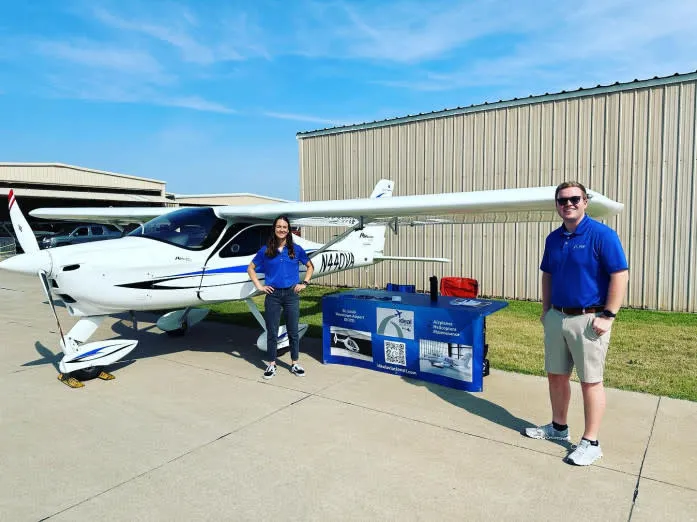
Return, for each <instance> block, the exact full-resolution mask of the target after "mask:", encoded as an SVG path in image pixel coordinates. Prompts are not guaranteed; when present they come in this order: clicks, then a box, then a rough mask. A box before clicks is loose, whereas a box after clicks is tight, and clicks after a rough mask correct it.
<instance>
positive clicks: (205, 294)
mask: <svg viewBox="0 0 697 522" xmlns="http://www.w3.org/2000/svg"><path fill="white" fill-rule="evenodd" d="M233 227H235V228H232V227H231V229H229V230H228V232H227V233H226V236H227V237H228V238H229V239H227V238H226V239H224V240H223V241H222V242H221V245H222V246H221V248H220V249H217V251H215V252H214V253H213V254H212V255H211V256H210V257H209V259H208V260H207V261H206V266H205V268H204V271H203V276H202V277H201V287H200V288H199V298H200V299H201V300H202V301H206V302H211V301H229V300H233V299H243V298H245V297H247V296H249V295H251V294H253V293H254V292H255V291H256V288H254V284H252V282H251V281H250V279H249V276H248V275H247V266H248V265H249V263H250V262H251V261H252V259H253V258H254V255H255V254H256V253H257V252H258V250H259V249H260V248H261V247H262V246H263V245H265V244H266V240H267V239H268V237H269V228H270V227H269V225H243V224H237V225H233ZM260 279H263V274H262V275H260Z"/></svg>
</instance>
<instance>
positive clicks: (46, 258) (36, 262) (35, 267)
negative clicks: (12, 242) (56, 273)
mask: <svg viewBox="0 0 697 522" xmlns="http://www.w3.org/2000/svg"><path fill="white" fill-rule="evenodd" d="M52 265H53V263H52V262H51V256H50V254H49V253H48V252H47V251H46V250H39V251H38V252H30V253H28V254H19V255H16V256H12V257H10V258H8V259H5V260H4V261H1V262H0V270H7V271H8V272H15V273H18V274H27V275H36V274H37V273H39V271H40V270H43V271H44V272H46V273H47V274H49V275H50V273H51V268H53V266H52Z"/></svg>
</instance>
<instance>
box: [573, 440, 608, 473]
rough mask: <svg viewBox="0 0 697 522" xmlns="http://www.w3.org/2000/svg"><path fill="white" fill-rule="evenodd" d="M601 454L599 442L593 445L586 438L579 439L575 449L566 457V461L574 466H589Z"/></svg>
mask: <svg viewBox="0 0 697 522" xmlns="http://www.w3.org/2000/svg"><path fill="white" fill-rule="evenodd" d="M602 456H603V450H601V449H600V444H598V445H597V446H593V445H592V444H591V443H590V442H589V441H587V440H586V439H581V442H579V443H578V446H576V449H575V450H574V451H573V452H571V454H570V455H569V456H568V457H566V461H567V462H568V463H569V464H575V465H576V466H590V465H591V464H593V463H594V462H595V461H596V460H598V459H599V458H600V457H602Z"/></svg>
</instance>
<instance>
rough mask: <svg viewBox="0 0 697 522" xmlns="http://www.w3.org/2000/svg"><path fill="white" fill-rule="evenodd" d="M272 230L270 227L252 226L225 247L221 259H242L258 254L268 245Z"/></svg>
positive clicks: (221, 252)
mask: <svg viewBox="0 0 697 522" xmlns="http://www.w3.org/2000/svg"><path fill="white" fill-rule="evenodd" d="M270 230H271V227H269V225H252V226H251V227H249V228H247V229H245V230H243V231H242V232H240V233H239V234H237V235H236V236H235V237H234V238H233V239H232V241H230V242H229V243H228V244H227V245H225V246H224V247H223V249H222V250H221V251H220V257H241V256H251V255H254V254H256V253H257V251H258V250H259V249H260V248H261V247H262V246H264V245H265V244H266V240H267V239H268V238H269V233H270Z"/></svg>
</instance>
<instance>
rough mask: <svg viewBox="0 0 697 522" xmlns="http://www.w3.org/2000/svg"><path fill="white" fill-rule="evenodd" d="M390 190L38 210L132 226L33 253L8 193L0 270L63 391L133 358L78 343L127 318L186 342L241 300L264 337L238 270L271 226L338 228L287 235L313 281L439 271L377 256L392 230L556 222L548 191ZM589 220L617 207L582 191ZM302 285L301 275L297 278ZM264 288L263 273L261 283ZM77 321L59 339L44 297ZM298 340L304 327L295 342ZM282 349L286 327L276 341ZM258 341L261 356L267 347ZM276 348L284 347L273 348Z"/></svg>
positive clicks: (108, 346)
mask: <svg viewBox="0 0 697 522" xmlns="http://www.w3.org/2000/svg"><path fill="white" fill-rule="evenodd" d="M393 186H394V184H393V182H392V181H389V180H381V181H379V182H378V184H377V185H376V187H375V189H374V191H373V193H372V195H371V197H370V198H366V199H350V200H329V201H312V202H291V203H267V204H260V205H248V206H218V207H196V208H192V207H188V208H179V209H172V208H167V207H147V208H134V207H130V208H129V207H123V208H58V209H37V210H34V211H32V212H31V215H32V216H34V217H39V218H45V219H54V220H58V219H60V220H75V221H89V222H100V223H111V224H115V225H124V224H132V223H140V226H139V227H138V228H136V229H135V230H133V231H132V232H130V233H128V234H127V235H126V236H124V237H122V238H119V239H112V240H106V241H100V242H96V243H86V244H79V245H69V246H63V247H58V248H53V249H48V250H40V249H39V246H38V244H37V242H36V238H35V237H34V234H33V233H32V231H31V229H30V227H29V225H28V223H27V221H26V219H25V217H24V215H23V214H22V212H21V211H20V209H19V205H18V203H17V201H16V199H15V195H14V192H13V191H10V194H9V198H8V199H9V209H10V218H11V220H12V224H13V227H14V229H15V233H16V236H17V238H18V240H19V242H20V245H21V246H22V248H23V249H24V252H25V253H24V254H20V255H16V256H14V257H11V258H9V259H6V260H5V261H2V262H0V269H3V270H7V271H10V272H14V273H19V274H27V275H33V276H37V275H38V277H39V280H40V281H41V284H42V287H43V289H44V292H45V293H46V296H47V298H48V301H49V303H50V304H51V308H52V309H53V313H54V315H55V317H56V321H57V322H58V327H59V332H60V348H61V350H62V351H63V354H64V355H63V357H62V359H61V361H60V363H59V369H60V372H61V374H59V379H60V380H61V381H62V382H64V383H66V384H68V385H69V386H72V387H79V386H82V383H81V382H80V380H79V379H87V378H91V377H94V376H99V377H100V378H103V379H110V378H113V376H112V375H110V374H109V373H107V372H106V371H105V370H104V368H105V367H106V366H108V365H110V364H113V363H114V362H116V361H118V360H120V359H121V358H123V357H124V356H125V355H127V354H128V353H130V352H131V351H132V350H133V349H134V348H135V346H136V344H137V343H138V341H135V340H128V339H112V340H107V341H98V342H87V341H88V339H89V338H90V336H91V335H92V334H93V333H94V332H95V331H96V329H97V328H98V326H99V325H100V323H101V322H102V321H103V320H104V318H105V317H106V316H108V315H111V314H117V313H123V312H131V314H132V317H133V326H134V328H135V329H137V324H136V321H135V312H136V311H148V310H149V311H152V310H174V311H172V312H169V313H167V314H165V315H164V316H162V317H161V318H160V319H159V320H158V321H157V326H158V327H159V328H160V329H162V330H164V331H168V332H173V333H179V334H183V333H185V332H186V330H187V329H188V328H189V327H190V326H192V325H193V324H195V323H197V322H199V321H201V320H202V319H203V318H204V317H205V315H206V313H207V310H204V309H200V308H194V307H199V306H201V305H206V304H209V303H218V302H224V301H231V300H244V301H245V302H246V303H247V305H248V307H249V309H250V311H251V312H252V314H253V315H254V317H255V318H256V319H257V321H258V322H259V323H260V324H261V326H262V328H264V320H263V317H262V316H261V313H260V312H259V310H258V309H257V307H256V306H255V304H254V302H253V301H252V300H251V298H252V297H253V296H254V295H258V294H259V292H258V291H257V290H256V288H255V287H254V285H253V284H252V282H251V281H250V279H249V277H248V276H247V271H246V270H247V265H248V264H249V262H250V261H251V260H252V258H253V256H254V254H255V253H256V252H257V250H258V249H259V248H260V247H261V246H262V245H263V244H265V242H266V239H267V234H268V230H269V225H270V224H271V223H272V222H273V219H274V218H275V217H277V216H278V215H286V216H288V217H289V218H290V221H291V223H292V224H293V225H294V226H301V227H308V226H344V227H346V231H345V232H343V233H342V234H340V235H338V236H336V237H334V238H333V239H332V240H331V241H329V242H328V243H326V244H323V245H322V244H318V243H314V242H311V241H308V240H306V239H303V238H301V237H294V241H296V242H297V243H298V244H299V245H301V246H302V247H303V248H304V249H305V250H306V251H307V252H308V254H309V255H310V258H311V259H312V261H313V264H314V265H315V272H314V274H313V278H316V277H321V276H324V275H327V274H330V273H334V272H338V271H342V270H348V269H352V268H359V267H364V266H368V265H372V264H374V263H378V262H381V261H384V260H410V261H439V262H447V261H448V260H447V259H442V258H423V257H404V256H386V255H384V245H385V233H386V230H387V229H388V228H391V229H392V231H393V232H394V233H398V231H399V227H400V226H401V225H410V226H417V225H429V224H444V223H446V224H452V223H491V222H514V221H556V220H558V219H559V218H558V216H557V214H556V211H555V205H554V190H555V187H538V188H521V189H502V190H490V191H479V192H460V193H448V194H431V195H423V196H400V197H391V196H392V190H393ZM589 196H590V202H589V205H588V208H587V212H588V214H590V215H592V216H595V217H599V218H603V217H609V216H612V215H615V214H617V213H619V212H620V211H621V210H622V208H623V205H622V204H621V203H617V202H615V201H612V200H610V199H608V198H606V197H605V196H603V195H601V194H599V193H596V192H592V191H589ZM301 277H302V275H301ZM260 279H263V274H260ZM54 294H55V295H56V296H57V297H58V298H60V300H61V301H63V303H64V304H65V305H66V307H67V310H68V313H69V314H70V315H71V316H74V317H78V318H79V319H78V321H77V323H76V324H75V325H74V326H73V327H72V329H71V330H70V331H69V332H68V333H67V334H65V333H63V329H62V328H61V325H60V321H59V320H58V315H57V314H56V310H55V304H54V300H53V295H54ZM306 331H307V325H301V328H300V334H301V335H303V334H304V333H305V332H306ZM278 335H279V340H280V341H281V342H284V341H285V344H287V338H286V337H287V336H286V335H285V327H281V329H279V332H278ZM265 336H266V332H264V333H262V335H261V336H260V338H259V341H258V343H257V344H258V346H259V347H260V348H262V349H264V348H263V347H264V346H265ZM279 347H283V344H280V345H279Z"/></svg>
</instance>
